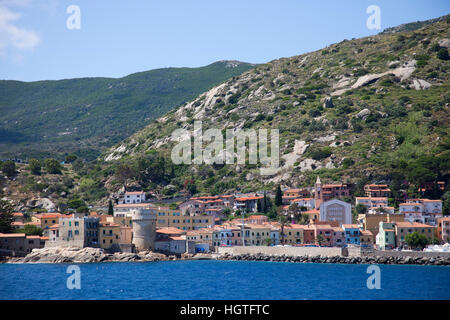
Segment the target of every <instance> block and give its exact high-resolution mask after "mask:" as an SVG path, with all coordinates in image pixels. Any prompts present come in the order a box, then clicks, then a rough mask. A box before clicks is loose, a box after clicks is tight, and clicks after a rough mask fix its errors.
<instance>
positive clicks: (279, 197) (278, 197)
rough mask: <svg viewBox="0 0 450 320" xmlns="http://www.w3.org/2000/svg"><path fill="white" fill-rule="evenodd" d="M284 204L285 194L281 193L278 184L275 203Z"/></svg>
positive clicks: (277, 204)
mask: <svg viewBox="0 0 450 320" xmlns="http://www.w3.org/2000/svg"><path fill="white" fill-rule="evenodd" d="M282 204H283V195H282V193H281V187H280V185H278V186H277V190H276V191H275V205H276V206H281V205H282Z"/></svg>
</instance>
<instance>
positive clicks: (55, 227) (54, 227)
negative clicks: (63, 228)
mask: <svg viewBox="0 0 450 320" xmlns="http://www.w3.org/2000/svg"><path fill="white" fill-rule="evenodd" d="M58 228H59V223H57V224H54V225H52V226H51V227H50V229H58Z"/></svg>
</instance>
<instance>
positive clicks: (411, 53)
mask: <svg viewBox="0 0 450 320" xmlns="http://www.w3.org/2000/svg"><path fill="white" fill-rule="evenodd" d="M448 20H449V19H439V20H438V21H437V22H435V23H431V24H425V27H423V28H419V29H415V30H414V31H406V32H398V33H384V34H379V35H377V36H372V37H366V38H362V39H355V40H351V41H349V40H344V41H342V42H340V43H337V44H334V45H331V46H329V47H327V48H325V49H323V50H319V51H316V52H312V53H308V54H303V55H300V56H295V57H291V58H283V59H279V60H275V61H272V62H269V63H267V64H264V65H259V66H257V67H256V68H254V69H253V70H250V71H247V72H245V73H243V74H242V75H240V76H238V77H234V78H232V79H231V80H229V81H227V82H226V83H225V84H223V85H222V86H219V87H216V89H217V90H215V91H214V92H213V93H214V95H213V97H212V99H211V95H212V93H211V92H210V93H209V94H208V93H206V94H202V95H200V96H199V97H198V98H197V99H195V100H193V101H191V102H190V103H187V104H184V105H183V106H181V107H180V108H178V109H177V110H173V111H171V112H169V113H168V114H166V115H165V116H164V117H162V118H160V119H158V120H157V121H154V122H153V123H151V124H150V125H148V126H147V127H145V128H144V129H142V130H141V131H139V132H137V133H136V134H134V135H132V136H131V137H130V138H127V139H125V140H124V141H123V142H122V143H120V144H118V145H117V146H116V147H114V148H112V149H110V150H109V151H108V152H106V153H105V154H104V155H103V159H107V160H108V161H107V162H104V161H103V160H102V159H101V160H99V162H98V164H99V169H100V168H101V170H100V171H98V172H95V171H89V173H88V174H89V175H90V176H91V177H93V179H94V180H95V179H100V180H101V181H103V182H107V186H108V189H109V190H115V189H117V188H118V187H119V186H122V185H123V184H124V183H130V182H136V183H138V184H140V185H141V186H143V187H144V188H147V189H152V190H160V192H161V193H162V194H164V193H165V192H166V193H167V192H168V191H167V188H166V187H165V186H167V185H169V184H170V185H173V186H175V189H173V188H171V189H170V190H171V191H170V193H172V194H174V193H175V194H176V193H177V192H179V191H184V190H191V191H195V192H200V193H213V194H215V193H220V192H227V191H234V190H241V191H255V190H263V189H267V190H273V187H274V185H276V184H278V183H281V184H283V185H286V186H307V185H309V186H310V185H312V184H313V183H314V181H315V179H316V177H317V175H320V176H321V178H323V179H324V181H344V182H354V183H357V184H358V182H362V181H374V182H376V181H387V182H389V183H395V184H401V185H399V186H398V188H400V187H401V188H405V189H408V188H409V189H410V192H415V191H414V190H417V186H418V185H419V184H420V183H421V182H424V181H434V180H435V179H444V180H446V179H448V171H449V155H450V154H449V144H450V141H449V136H448V130H449V126H448V124H449V103H450V94H449V92H450V91H449V75H448V70H449V63H450V62H449V60H448V58H446V54H445V53H448V48H446V47H441V46H440V45H439V44H438V43H439V42H440V41H442V40H445V39H448V38H450V34H449V31H448V30H449V27H448V24H449V21H448ZM442 52H444V54H442ZM408 65H413V67H412V69H410V70H412V71H413V72H412V73H411V74H410V75H409V77H407V78H406V79H403V80H402V79H401V78H402V75H399V76H396V75H394V74H386V75H383V76H380V77H378V78H376V79H374V80H371V81H367V83H365V84H363V85H361V86H356V87H352V86H354V85H355V83H356V82H357V80H358V79H360V78H361V77H363V76H369V75H373V74H381V73H386V72H388V71H397V70H398V68H403V67H404V68H407V66H408ZM402 70H403V71H404V70H406V69H402ZM417 80H421V81H425V82H426V83H428V84H429V85H430V87H429V88H427V89H423V88H418V90H416V89H415V87H414V84H415V83H418V82H417ZM346 81H347V82H348V83H346V84H345V82H346ZM343 83H344V84H343ZM342 89H344V90H343V92H341V93H337V92H338V91H339V90H342ZM328 97H331V98H332V103H331V104H330V105H327V104H325V103H324V99H325V98H328ZM363 110H366V111H367V112H368V114H366V115H365V116H361V115H359V113H360V112H361V111H363ZM194 120H202V121H203V130H206V129H207V128H220V129H222V130H224V129H226V128H235V127H238V128H244V129H246V128H247V129H248V128H253V129H258V128H277V129H279V131H280V149H281V150H280V151H281V154H282V157H283V156H284V157H285V158H282V159H281V165H282V166H283V165H286V161H287V159H289V158H290V156H292V152H293V147H294V145H295V142H296V141H303V142H305V143H306V144H308V145H309V146H308V147H307V148H306V151H305V152H304V153H303V154H302V155H299V156H298V157H297V159H295V163H294V164H293V165H292V166H285V167H283V168H282V169H281V170H280V172H279V174H277V175H275V176H270V177H266V176H259V170H258V165H246V166H244V167H242V168H239V169H238V170H236V165H226V166H224V165H192V166H175V165H173V164H172V163H171V160H170V151H171V148H172V147H173V146H174V144H175V143H174V142H172V141H170V139H168V137H170V136H171V133H172V132H173V130H175V129H177V128H185V129H188V130H191V131H192V129H193V123H194ZM330 137H331V138H330ZM305 160H307V161H312V165H310V166H308V165H307V163H306V162H307V161H306V162H305ZM305 163H306V166H307V168H306V169H305V168H304V166H305ZM156 164H158V166H159V169H158V170H155V168H153V166H155V165H156ZM146 169H148V170H146ZM147 173H148V174H147Z"/></svg>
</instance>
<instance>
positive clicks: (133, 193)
mask: <svg viewBox="0 0 450 320" xmlns="http://www.w3.org/2000/svg"><path fill="white" fill-rule="evenodd" d="M127 194H129V195H138V194H145V192H144V191H127V192H125V195H127Z"/></svg>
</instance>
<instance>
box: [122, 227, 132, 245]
mask: <svg viewBox="0 0 450 320" xmlns="http://www.w3.org/2000/svg"><path fill="white" fill-rule="evenodd" d="M119 240H120V241H119V242H120V244H131V243H133V228H132V227H127V226H120V237H119Z"/></svg>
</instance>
